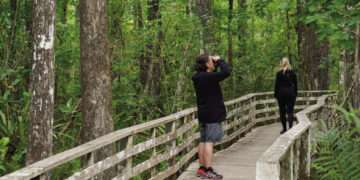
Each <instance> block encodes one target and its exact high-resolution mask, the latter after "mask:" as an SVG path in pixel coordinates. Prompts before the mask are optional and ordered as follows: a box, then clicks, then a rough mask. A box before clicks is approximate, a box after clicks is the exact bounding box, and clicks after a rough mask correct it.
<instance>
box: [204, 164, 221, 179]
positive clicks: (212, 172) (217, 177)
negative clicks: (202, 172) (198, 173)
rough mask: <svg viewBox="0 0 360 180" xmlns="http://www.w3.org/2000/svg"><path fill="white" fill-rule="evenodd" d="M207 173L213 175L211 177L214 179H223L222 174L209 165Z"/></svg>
mask: <svg viewBox="0 0 360 180" xmlns="http://www.w3.org/2000/svg"><path fill="white" fill-rule="evenodd" d="M207 173H208V175H210V176H211V177H213V179H216V180H218V179H223V176H222V175H221V174H219V173H217V172H215V171H214V169H213V168H212V167H209V168H208V169H207Z"/></svg>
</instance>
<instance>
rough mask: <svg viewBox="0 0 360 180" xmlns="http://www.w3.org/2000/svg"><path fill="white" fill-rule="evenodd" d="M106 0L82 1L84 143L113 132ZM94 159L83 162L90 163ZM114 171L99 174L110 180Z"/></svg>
mask: <svg viewBox="0 0 360 180" xmlns="http://www.w3.org/2000/svg"><path fill="white" fill-rule="evenodd" d="M106 13H107V11H106V0H93V1H88V0H80V77H81V96H82V97H81V99H82V102H81V115H82V128H81V132H80V134H81V143H85V142H88V141H90V140H93V139H95V138H98V137H100V136H103V135H105V134H108V133H110V132H112V131H113V129H114V127H113V119H112V117H111V109H112V105H111V100H112V95H111V59H110V58H109V55H108V52H109V51H108V41H107V14H106ZM113 151H114V148H113V146H109V147H106V148H103V149H101V150H99V151H98V152H97V153H96V154H95V156H94V158H93V160H94V162H97V161H99V160H102V159H104V158H105V157H107V156H109V155H111V154H113ZM90 160H91V158H90V157H89V159H87V160H85V159H83V161H82V163H83V165H85V166H86V163H92V162H90ZM112 176H113V173H112V171H111V172H105V173H103V174H100V175H99V176H98V177H99V178H103V179H110V177H112Z"/></svg>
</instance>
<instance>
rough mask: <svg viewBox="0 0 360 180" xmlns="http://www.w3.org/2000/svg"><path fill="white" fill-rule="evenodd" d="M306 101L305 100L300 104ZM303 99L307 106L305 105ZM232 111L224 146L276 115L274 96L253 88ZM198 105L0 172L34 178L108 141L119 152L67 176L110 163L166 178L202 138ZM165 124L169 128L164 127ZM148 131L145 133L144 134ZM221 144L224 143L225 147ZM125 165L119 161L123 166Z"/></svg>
mask: <svg viewBox="0 0 360 180" xmlns="http://www.w3.org/2000/svg"><path fill="white" fill-rule="evenodd" d="M328 93H331V91H300V92H299V98H298V101H297V103H300V105H299V106H297V107H296V109H298V110H301V109H303V108H304V107H306V105H310V104H312V103H315V102H316V98H314V97H319V96H320V95H322V94H328ZM301 103H302V104H301ZM303 104H305V105H303ZM225 106H226V109H227V111H228V116H227V119H226V121H224V122H223V126H224V133H225V137H224V139H223V141H222V142H220V143H218V144H217V145H218V146H221V147H222V148H224V147H226V146H228V145H229V143H230V144H231V143H232V142H234V141H236V140H237V139H238V138H239V137H241V136H242V135H244V134H245V133H247V132H248V131H250V130H251V129H252V128H253V127H255V126H257V125H261V124H265V123H269V122H270V123H271V122H275V121H276V120H277V119H278V114H277V105H276V101H275V100H273V94H272V93H271V92H265V93H252V94H248V95H245V96H242V97H239V98H237V99H234V100H230V101H227V102H225ZM196 119H197V109H196V108H194V107H193V108H188V109H185V110H182V111H179V112H177V113H174V114H171V115H168V116H165V117H162V118H158V119H155V120H152V121H149V122H146V123H142V124H139V125H135V126H132V127H128V128H124V129H120V130H117V131H114V132H112V133H109V134H107V135H105V136H102V137H99V138H97V139H95V140H92V141H90V142H88V143H85V144H82V145H80V146H78V147H75V148H72V149H69V150H66V151H64V152H62V153H58V154H56V155H53V156H51V157H49V158H46V159H44V160H41V161H38V162H35V163H34V164H31V165H29V166H27V167H24V168H22V169H20V170H18V171H15V172H13V173H10V174H8V175H6V176H3V177H0V180H5V179H11V180H17V179H19V180H20V179H32V178H35V177H39V176H44V175H46V174H47V173H49V172H50V171H52V170H54V169H56V168H57V167H59V166H61V165H64V164H66V163H69V162H71V161H73V160H76V159H79V158H82V157H85V156H94V155H95V153H96V152H97V151H98V150H99V149H101V148H103V147H106V146H108V145H117V144H119V143H122V144H124V143H125V144H126V145H125V146H124V147H119V146H117V151H116V154H114V155H112V156H110V157H107V158H105V159H103V160H101V161H99V162H94V161H93V158H89V159H90V160H89V161H92V162H89V163H87V164H88V166H87V167H84V169H79V171H78V172H77V173H75V174H73V175H71V174H70V175H71V176H70V177H69V178H68V179H90V178H91V177H94V176H96V175H99V174H100V173H102V172H103V171H105V170H107V169H109V168H111V167H121V168H117V174H118V175H117V176H116V177H115V178H114V179H129V178H131V177H134V176H137V175H139V174H141V173H145V172H150V174H151V175H149V176H150V177H151V179H164V178H167V177H170V176H173V175H175V174H176V173H177V172H178V171H179V170H180V169H182V168H184V167H185V166H186V165H188V164H189V163H190V162H191V161H192V159H193V158H194V156H195V155H196V146H197V143H198V140H199V132H198V129H197V126H198V123H197V120H196ZM164 128H165V132H163V131H164ZM144 134H145V135H144ZM221 147H220V148H221ZM149 150H151V151H152V156H151V157H149V158H147V159H145V160H143V161H141V162H140V163H138V164H135V163H134V162H133V160H134V159H136V157H137V156H139V155H141V154H142V153H145V152H146V151H149ZM161 162H167V163H168V164H169V165H170V166H171V167H168V168H167V169H165V170H163V171H160V170H159V169H158V168H157V167H156V166H157V165H158V164H160V163H161ZM119 165H121V166H119Z"/></svg>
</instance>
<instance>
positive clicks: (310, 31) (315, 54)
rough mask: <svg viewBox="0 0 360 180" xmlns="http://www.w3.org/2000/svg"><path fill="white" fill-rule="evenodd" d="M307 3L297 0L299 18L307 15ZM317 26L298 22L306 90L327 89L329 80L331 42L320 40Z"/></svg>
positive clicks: (302, 71) (302, 76) (303, 0)
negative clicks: (316, 29)
mask: <svg viewBox="0 0 360 180" xmlns="http://www.w3.org/2000/svg"><path fill="white" fill-rule="evenodd" d="M306 5H307V0H298V1H297V13H298V14H297V15H298V18H300V17H302V16H306V7H307V6H306ZM315 28H316V25H315V24H305V23H304V22H303V21H302V20H298V22H297V27H296V31H297V35H298V53H299V58H300V69H301V72H300V73H301V76H300V77H301V82H302V86H303V88H304V89H306V90H316V89H327V88H328V82H329V74H328V55H329V45H328V43H329V42H328V41H327V40H326V39H325V40H320V39H319V37H318V35H317V33H316V31H315ZM319 69H320V71H319Z"/></svg>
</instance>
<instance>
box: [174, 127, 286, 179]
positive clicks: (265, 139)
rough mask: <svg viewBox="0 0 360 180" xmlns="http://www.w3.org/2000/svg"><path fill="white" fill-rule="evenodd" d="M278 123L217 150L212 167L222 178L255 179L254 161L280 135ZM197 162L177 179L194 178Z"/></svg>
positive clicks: (258, 129) (255, 130) (257, 129)
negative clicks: (221, 149)
mask: <svg viewBox="0 0 360 180" xmlns="http://www.w3.org/2000/svg"><path fill="white" fill-rule="evenodd" d="M280 130H281V125H280V124H279V123H275V124H271V125H268V126H262V127H258V128H256V129H253V130H252V132H250V133H249V134H247V135H246V136H245V137H244V138H242V139H240V140H239V141H238V142H236V143H235V144H233V145H232V146H230V147H229V148H227V149H225V150H223V151H220V152H217V153H216V154H215V157H214V165H213V167H214V169H215V170H216V171H218V172H219V173H221V174H223V175H224V180H255V172H256V161H257V160H258V158H259V157H260V156H261V154H262V153H263V152H265V150H266V149H267V148H268V147H270V145H271V144H272V143H273V142H274V141H275V139H276V138H277V137H279V135H280V133H279V132H280ZM197 168H198V163H197V162H193V163H192V164H191V165H190V166H189V167H188V168H187V169H186V171H185V172H184V173H183V174H182V175H181V176H180V177H179V178H178V180H194V179H198V178H196V174H195V172H196V169H197Z"/></svg>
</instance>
